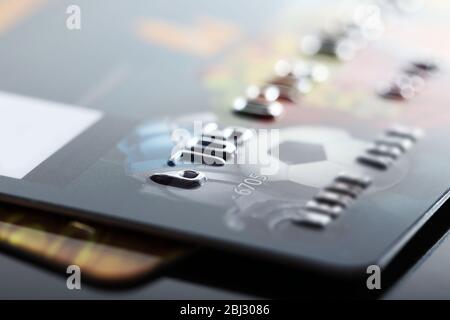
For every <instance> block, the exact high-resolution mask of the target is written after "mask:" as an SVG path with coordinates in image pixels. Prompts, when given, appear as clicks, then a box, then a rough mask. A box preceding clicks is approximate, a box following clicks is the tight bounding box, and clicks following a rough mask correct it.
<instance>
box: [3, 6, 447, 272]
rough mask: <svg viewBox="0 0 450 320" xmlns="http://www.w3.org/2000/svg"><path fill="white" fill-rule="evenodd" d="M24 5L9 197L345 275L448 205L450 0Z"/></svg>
mask: <svg viewBox="0 0 450 320" xmlns="http://www.w3.org/2000/svg"><path fill="white" fill-rule="evenodd" d="M14 3H15V2H14V1H6V2H5V4H4V10H5V11H4V12H6V14H8V13H9V15H10V16H11V19H10V20H11V21H9V20H8V21H7V22H4V25H3V26H2V28H1V29H0V31H1V34H0V36H1V38H0V57H1V59H0V74H1V77H0V89H1V90H2V91H1V92H0V114H1V120H2V124H1V127H0V150H1V152H2V156H1V157H0V175H1V177H0V193H1V197H0V198H1V199H2V200H6V201H13V202H17V203H20V204H24V205H30V206H35V207H41V208H45V209H52V210H54V211H57V212H60V213H64V214H67V215H72V216H79V217H83V218H88V219H93V220H97V221H102V222H108V223H112V224H119V225H121V226H126V227H130V228H135V229H136V230H143V231H149V232H156V233H157V234H162V235H165V236H170V237H173V238H177V239H184V240H186V241H188V242H195V243H201V244H202V245H204V246H211V247H214V246H218V247H222V248H228V249H230V250H237V251H242V252H246V253H252V254H256V255H261V256H264V257H267V258H268V259H277V260H279V261H285V262H293V263H296V264H298V265H302V266H311V267H314V268H321V267H322V268H326V269H327V270H328V271H331V272H346V273H348V272H359V271H362V270H365V269H366V268H367V266H368V265H371V264H374V263H376V264H379V265H381V266H385V265H386V264H387V263H388V262H389V261H390V259H391V258H392V257H393V256H394V254H395V253H396V252H397V251H398V250H399V249H400V248H401V247H402V245H403V244H404V243H405V242H406V241H407V240H408V239H409V238H410V237H411V236H412V235H413V234H414V233H415V232H416V231H417V230H418V229H419V228H420V227H421V225H422V224H423V223H424V222H425V221H427V220H428V219H429V218H430V217H431V216H432V215H433V213H434V211H435V210H437V209H438V208H439V206H440V205H441V204H442V203H443V202H444V201H445V200H446V199H447V198H448V195H449V194H448V190H449V185H450V170H449V169H448V168H449V163H450V148H449V142H448V139H447V137H448V136H449V133H450V126H449V123H450V110H449V109H448V105H449V103H450V92H449V91H448V90H447V88H448V85H449V84H450V76H449V72H448V66H447V64H446V59H447V58H448V55H449V52H450V51H449V50H448V48H447V47H446V46H448V45H447V44H446V43H444V42H443V41H442V39H445V37H446V36H447V35H446V29H448V19H447V18H446V17H447V15H446V14H445V13H448V12H449V11H450V7H449V6H447V5H444V4H441V3H440V4H437V3H427V4H426V5H424V6H423V7H421V8H415V7H411V6H406V7H405V4H404V3H403V2H402V1H385V2H383V1H381V2H380V1H374V2H373V3H372V2H369V3H365V4H361V3H359V2H358V1H355V2H354V3H350V5H347V4H346V5H345V6H344V5H342V4H339V3H335V2H333V1H318V2H314V3H309V2H306V1H305V2H302V1H300V2H299V1H250V0H249V1H245V2H242V3H239V4H230V2H228V1H214V2H210V1H194V2H192V3H190V4H189V6H187V5H186V4H185V3H184V2H182V1H175V2H171V3H170V4H167V3H166V2H163V1H152V2H151V3H149V2H147V1H135V2H133V4H132V5H131V4H130V3H129V2H127V1H115V2H114V3H110V2H108V1H101V0H98V1H70V2H68V1H58V2H52V1H48V2H47V1H32V0H29V1H24V4H23V7H22V6H21V7H20V8H17V5H15V4H14ZM414 10H416V11H414ZM74 21H75V22H74ZM76 21H78V22H79V23H77V22H76ZM411 30H415V31H414V32H412V31H411Z"/></svg>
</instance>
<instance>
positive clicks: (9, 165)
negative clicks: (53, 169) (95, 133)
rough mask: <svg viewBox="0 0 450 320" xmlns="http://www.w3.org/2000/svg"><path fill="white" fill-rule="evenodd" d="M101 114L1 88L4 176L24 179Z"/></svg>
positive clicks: (0, 171) (0, 165) (1, 164)
mask: <svg viewBox="0 0 450 320" xmlns="http://www.w3.org/2000/svg"><path fill="white" fill-rule="evenodd" d="M101 117H102V113H101V112H100V111H97V110H92V109H86V108H82V107H76V106H71V105H67V104H63V103H57V102H52V101H46V100H41V99H35V98H30V97H25V96H20V95H16V94H11V93H6V92H1V91H0V176H6V177H10V178H16V179H22V178H23V177H24V176H26V175H27V174H28V173H29V172H31V171H32V170H33V169H34V168H36V167H37V166H38V165H39V164H40V163H42V162H44V161H45V160H46V159H48V158H49V157H50V156H51V155H52V154H54V153H55V152H56V151H58V150H59V149H61V148H62V147H64V146H65V145H66V144H68V143H69V142H70V141H72V140H73V139H74V138H75V137H77V136H78V135H80V134H81V133H82V132H84V131H85V130H86V129H88V128H89V127H90V126H92V125H93V124H94V123H96V122H97V121H98V120H100V118H101Z"/></svg>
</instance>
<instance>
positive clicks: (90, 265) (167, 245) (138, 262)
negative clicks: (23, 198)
mask: <svg viewBox="0 0 450 320" xmlns="http://www.w3.org/2000/svg"><path fill="white" fill-rule="evenodd" d="M0 247H1V248H2V249H3V250H7V251H8V252H10V253H12V254H15V255H18V256H21V257H25V258H28V259H31V260H33V261H36V262H40V263H42V264H45V265H46V266H48V267H50V268H52V269H56V270H58V271H63V273H62V274H63V275H65V270H66V268H67V267H68V266H69V265H77V266H78V267H80V270H81V272H82V276H83V279H87V280H88V281H89V280H91V282H93V283H98V284H105V285H119V284H120V285H124V284H131V283H134V282H136V281H138V280H141V279H143V278H145V277H149V276H151V275H152V274H154V273H155V272H157V271H158V270H160V269H161V268H162V267H164V266H166V265H168V264H170V263H172V262H173V261H176V260H177V259H179V258H181V257H182V256H185V255H187V254H188V252H189V251H190V249H189V248H188V247H187V246H184V245H181V244H179V243H176V242H174V241H169V240H165V239H162V238H158V237H151V236H148V235H146V236H140V235H138V234H136V233H130V232H126V231H123V230H120V229H118V228H112V227H105V226H101V225H98V224H91V223H86V222H81V221H77V220H68V219H65V218H63V217H59V216H55V215H51V214H48V213H45V212H41V211H37V210H32V209H26V208H20V207H17V206H9V205H2V206H1V207H0Z"/></svg>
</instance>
